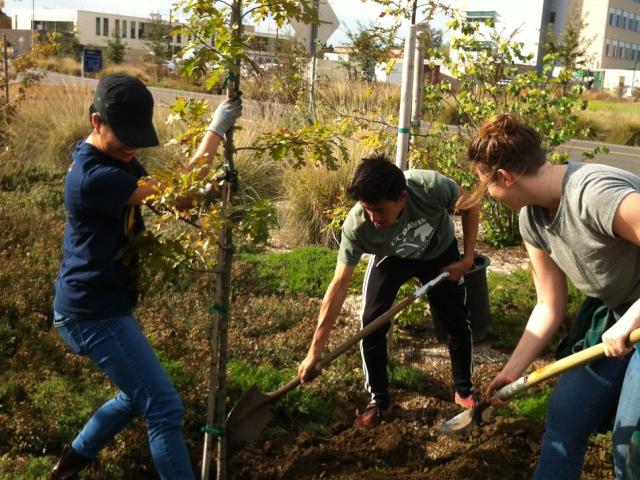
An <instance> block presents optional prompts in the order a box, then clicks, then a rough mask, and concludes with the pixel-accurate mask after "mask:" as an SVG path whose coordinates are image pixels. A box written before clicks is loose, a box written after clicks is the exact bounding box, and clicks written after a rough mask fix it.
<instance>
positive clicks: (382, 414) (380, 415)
mask: <svg viewBox="0 0 640 480" xmlns="http://www.w3.org/2000/svg"><path fill="white" fill-rule="evenodd" d="M391 410H392V407H391V405H389V406H388V407H387V408H380V407H378V405H377V404H376V402H371V403H369V405H367V408H365V409H364V412H362V413H361V414H360V415H358V416H357V417H356V419H355V420H354V421H353V426H354V427H364V428H373V427H375V426H376V425H380V422H382V420H387V419H388V418H389V417H390V416H391Z"/></svg>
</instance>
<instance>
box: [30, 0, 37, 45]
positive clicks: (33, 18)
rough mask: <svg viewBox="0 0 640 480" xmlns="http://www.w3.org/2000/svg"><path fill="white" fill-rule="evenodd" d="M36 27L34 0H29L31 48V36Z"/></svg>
mask: <svg viewBox="0 0 640 480" xmlns="http://www.w3.org/2000/svg"><path fill="white" fill-rule="evenodd" d="M35 28H36V0H31V48H33V36H34V31H35Z"/></svg>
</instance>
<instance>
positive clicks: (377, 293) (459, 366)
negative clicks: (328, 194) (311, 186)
mask: <svg viewBox="0 0 640 480" xmlns="http://www.w3.org/2000/svg"><path fill="white" fill-rule="evenodd" d="M348 194H349V197H350V198H352V199H354V200H357V201H358V203H357V204H356V205H355V206H354V207H353V208H352V209H351V211H350V212H349V215H348V216H347V219H346V220H345V222H344V225H343V227H342V238H341V241H340V251H339V253H338V262H337V265H336V270H335V274H334V277H333V280H332V281H331V284H330V285H329V287H328V289H327V292H326V293H325V296H324V300H323V302H322V306H321V307H320V314H319V317H318V326H317V327H316V331H315V333H314V335H313V340H312V342H311V346H310V347H309V353H308V354H307V357H306V358H305V359H304V360H303V361H302V363H301V364H300V365H299V367H298V374H299V376H300V379H301V381H302V382H303V383H304V382H305V381H307V380H310V379H311V378H313V376H314V368H315V365H316V363H317V362H318V361H319V360H320V357H321V353H322V351H323V349H324V347H325V346H326V344H327V342H328V339H329V334H330V332H331V328H332V327H333V324H334V323H335V320H336V318H337V316H338V315H339V313H340V310H341V309H342V304H343V303H344V300H345V298H346V296H347V290H348V287H349V283H350V281H351V278H352V276H353V270H354V267H355V265H356V264H357V263H358V261H359V260H360V257H361V256H362V254H363V253H368V254H371V255H370V257H369V264H368V267H367V270H366V274H365V278H364V282H363V287H362V292H363V293H362V296H363V311H362V317H361V320H362V326H363V327H364V326H366V325H367V324H368V323H370V322H371V321H373V320H374V319H375V318H377V317H378V316H379V315H381V314H382V313H384V312H385V311H386V310H388V309H389V308H390V307H391V305H392V304H393V302H394V300H395V298H396V295H397V293H398V290H399V289H400V287H401V286H402V285H403V284H404V283H406V282H407V281H408V280H410V279H411V278H413V277H417V278H418V279H419V280H420V281H421V282H422V283H423V284H424V283H426V282H428V281H429V280H431V279H433V278H434V277H436V276H437V275H438V274H439V273H440V272H449V273H450V277H449V279H448V281H445V282H443V283H441V284H440V285H438V286H437V287H435V288H434V289H433V290H431V291H430V292H429V293H428V298H429V303H430V304H431V308H432V309H433V310H434V311H436V312H437V314H438V316H439V318H441V319H443V323H444V326H445V328H446V329H447V332H448V334H449V338H450V340H449V354H450V357H451V364H452V369H453V378H454V385H455V390H456V392H455V402H456V403H457V404H459V405H461V406H464V407H465V408H473V407H474V406H475V404H476V397H475V395H474V394H473V386H472V383H471V372H472V368H473V359H472V338H471V327H470V324H469V312H468V309H467V306H466V296H467V295H466V288H465V285H464V281H463V275H464V273H465V272H466V271H468V270H469V269H470V268H471V267H472V265H473V257H474V247H475V242H476V236H477V232H478V216H479V206H478V205H474V206H472V207H470V208H468V209H466V210H463V211H462V228H463V234H464V255H463V256H462V257H461V256H460V253H459V251H458V245H457V242H456V238H455V234H454V228H453V222H452V221H451V219H450V217H449V212H450V211H452V210H454V209H455V206H456V204H457V203H458V201H459V200H460V199H461V198H464V197H466V196H467V195H468V193H467V192H466V190H464V189H463V188H462V187H460V186H459V185H457V184H456V183H455V182H454V181H453V180H451V179H450V178H447V177H445V176H444V175H441V174H439V173H437V172H434V171H430V170H408V171H406V172H402V170H400V169H399V168H398V167H396V166H395V165H394V164H393V163H391V162H390V161H389V159H388V158H386V157H385V156H383V155H374V156H372V157H370V158H365V159H363V161H362V163H361V164H360V165H359V166H358V169H357V170H356V173H355V176H354V178H353V181H352V183H351V186H350V187H349V189H348ZM388 329H389V324H387V325H386V327H382V328H380V329H379V330H378V331H376V332H374V333H372V334H371V335H369V336H367V337H366V338H364V339H363V340H362V343H361V352H362V358H363V366H364V372H365V387H366V389H367V391H369V393H370V394H371V399H372V400H371V403H369V405H368V406H367V408H366V409H365V411H364V412H363V413H362V414H361V415H359V416H358V417H357V418H356V420H355V422H354V424H355V425H359V426H364V427H372V426H374V425H376V424H378V423H379V422H380V420H382V419H383V418H385V416H387V415H389V414H390V412H391V401H390V398H389V380H388V377H387V344H386V334H387V331H388Z"/></svg>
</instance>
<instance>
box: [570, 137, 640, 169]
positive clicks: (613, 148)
mask: <svg viewBox="0 0 640 480" xmlns="http://www.w3.org/2000/svg"><path fill="white" fill-rule="evenodd" d="M597 146H601V147H607V148H608V149H609V153H606V154H600V155H598V156H596V158H595V159H593V162H594V163H604V164H605V165H611V166H613V167H618V168H621V169H623V170H627V171H629V172H631V173H633V174H635V175H638V176H640V147H627V146H626V145H615V144H612V143H601V142H588V141H584V140H571V141H570V142H569V143H567V144H565V145H563V146H562V147H560V148H559V149H558V150H561V151H565V152H569V160H575V161H582V159H583V158H582V152H585V151H587V150H593V149H594V148H596V147H597Z"/></svg>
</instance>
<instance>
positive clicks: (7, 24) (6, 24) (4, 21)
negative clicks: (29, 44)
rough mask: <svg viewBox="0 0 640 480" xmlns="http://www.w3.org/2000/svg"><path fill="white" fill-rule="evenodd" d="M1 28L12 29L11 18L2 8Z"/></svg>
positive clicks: (0, 12) (0, 14)
mask: <svg viewBox="0 0 640 480" xmlns="http://www.w3.org/2000/svg"><path fill="white" fill-rule="evenodd" d="M0 28H11V17H9V16H8V15H7V14H6V13H4V12H3V11H2V9H1V8H0Z"/></svg>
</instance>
